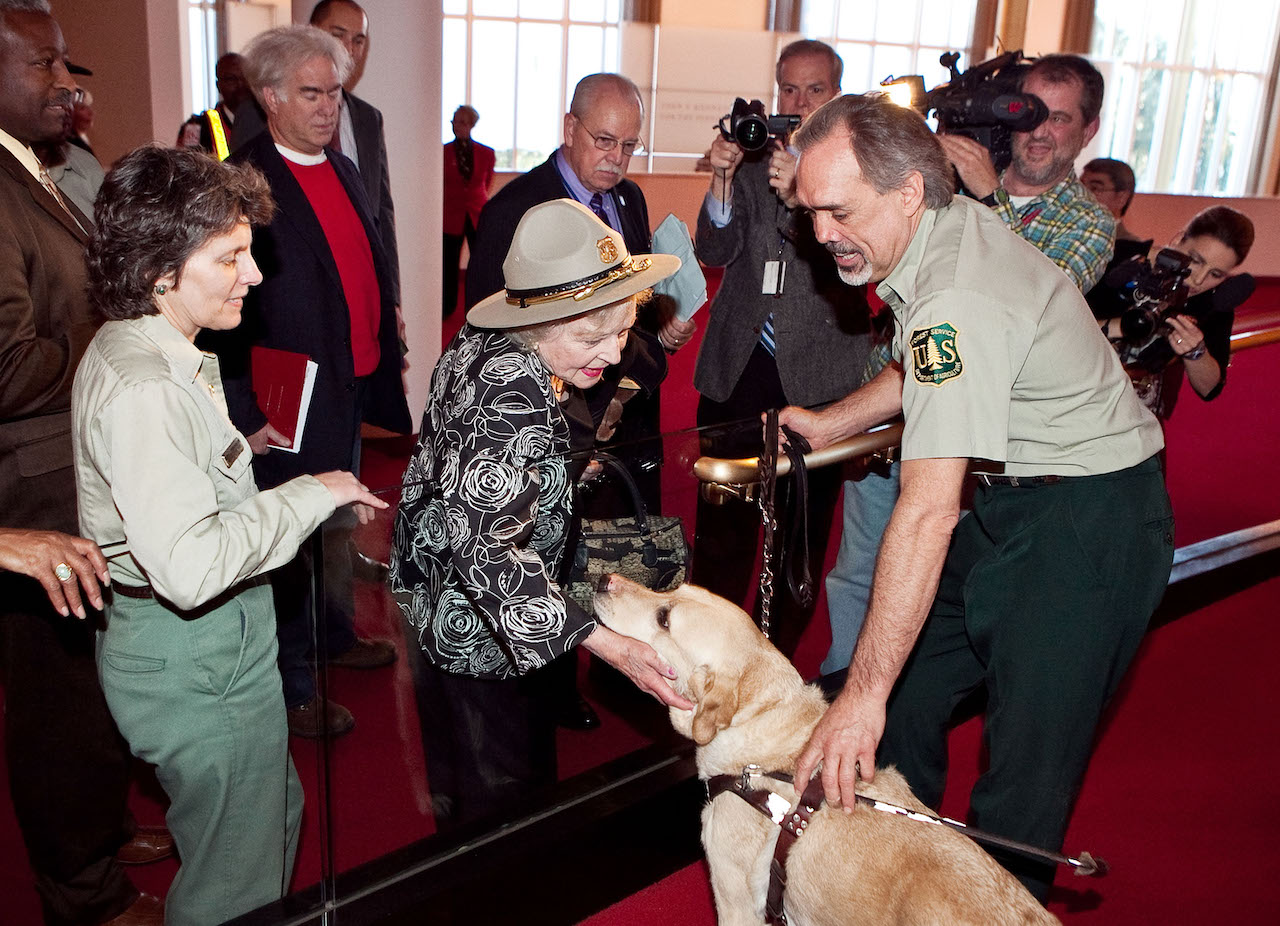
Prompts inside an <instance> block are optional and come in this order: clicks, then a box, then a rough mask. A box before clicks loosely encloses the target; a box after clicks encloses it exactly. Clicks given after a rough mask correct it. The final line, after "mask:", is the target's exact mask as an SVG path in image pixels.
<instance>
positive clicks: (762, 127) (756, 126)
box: [720, 97, 800, 151]
mask: <svg viewBox="0 0 1280 926" xmlns="http://www.w3.org/2000/svg"><path fill="white" fill-rule="evenodd" d="M799 124H800V117H799V116H779V115H773V116H770V115H768V114H767V113H766V112H765V108H764V104H763V103H761V102H760V101H759V100H752V101H751V102H750V103H748V102H747V101H746V100H744V99H743V98H742V97H738V98H737V99H736V100H734V101H733V110H732V111H731V112H730V113H729V114H728V115H727V116H722V117H721V118H720V134H721V135H723V136H724V137H725V138H726V139H728V140H729V141H732V142H737V143H738V145H740V146H741V147H742V150H743V151H759V150H760V149H761V148H763V147H764V146H765V145H767V144H769V139H771V138H783V137H785V136H787V135H789V134H790V133H791V131H792V130H793V129H794V128H795V127H796V126H798V125H799Z"/></svg>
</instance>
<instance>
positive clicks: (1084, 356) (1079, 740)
mask: <svg viewBox="0 0 1280 926" xmlns="http://www.w3.org/2000/svg"><path fill="white" fill-rule="evenodd" d="M796 144H797V146H798V147H799V149H800V150H801V152H802V154H801V157H800V166H799V173H798V180H797V193H798V197H799V200H800V202H801V203H802V204H803V205H804V206H805V207H807V208H808V209H810V210H812V213H813V223H814V228H815V231H816V234H817V237H818V240H820V241H822V242H823V243H824V244H825V246H826V247H827V249H828V250H829V251H831V253H832V254H833V255H834V257H835V262H836V265H837V266H838V267H839V268H840V273H841V276H842V278H843V279H844V280H845V281H846V282H847V283H849V284H850V285H858V284H863V283H867V282H872V283H878V284H879V286H878V287H877V289H876V292H877V294H879V295H880V296H881V298H883V299H884V300H885V302H886V303H887V304H888V305H889V307H890V309H891V311H892V312H893V315H894V318H895V321H896V322H897V324H896V325H895V333H894V338H893V357H894V359H895V361H896V362H895V363H892V364H890V365H889V366H887V367H886V368H885V369H884V370H883V372H881V374H880V375H879V376H877V377H876V378H875V379H874V380H873V381H872V382H870V383H868V384H867V385H866V386H863V387H862V388H860V389H858V390H857V391H856V392H854V393H852V394H850V395H849V396H847V397H846V398H845V399H843V400H841V401H839V402H836V403H835V404H833V405H831V406H829V407H827V408H826V409H824V410H822V411H821V412H812V411H807V410H804V409H796V408H788V409H786V410H784V411H783V413H782V415H781V421H782V423H783V424H789V425H790V426H791V427H793V428H794V429H795V430H796V431H798V432H799V433H800V434H803V435H804V436H805V437H807V438H808V439H809V440H810V442H812V443H813V445H814V446H815V447H823V446H826V445H828V444H830V443H832V442H834V441H836V440H839V439H841V438H844V437H846V436H848V435H851V434H856V433H858V432H860V431H863V430H865V429H866V428H867V427H869V426H871V425H874V424H877V423H879V422H881V421H884V420H886V419H887V418H889V417H891V416H893V415H896V414H898V413H902V415H903V417H904V419H905V430H904V433H903V440H902V493H901V496H900V498H899V499H898V501H897V504H896V505H895V507H894V510H893V515H892V518H891V519H890V522H889V528H888V530H887V531H886V532H885V536H884V543H883V545H882V547H881V551H880V558H879V560H878V562H877V564H876V573H875V587H874V588H873V589H872V596H871V610H870V612H869V613H868V615H867V620H866V625H865V626H864V627H863V630H862V635H861V637H860V638H859V640H858V648H857V650H856V651H855V652H854V655H853V662H852V663H851V665H850V666H849V674H848V679H847V681H846V683H845V685H844V688H843V690H842V691H841V692H840V694H839V696H838V697H837V698H836V700H835V702H834V703H833V704H832V706H831V708H830V709H829V710H828V711H827V713H826V714H825V715H824V716H823V719H822V721H821V722H820V723H819V724H818V727H817V729H816V730H815V731H814V733H813V736H812V738H811V739H810V742H809V744H808V745H807V746H806V747H805V749H804V750H803V752H802V753H801V755H800V758H799V760H798V761H797V767H796V779H797V781H803V780H806V779H807V776H808V775H810V774H811V773H812V772H813V771H814V770H815V769H816V768H817V766H818V763H819V762H821V763H822V772H821V774H822V781H823V784H824V786H825V789H826V796H827V799H828V800H829V801H832V802H835V801H839V802H841V803H842V804H843V805H844V806H846V807H847V808H849V809H852V807H853V796H854V786H855V782H856V780H857V779H858V778H859V777H862V778H864V779H867V780H870V779H872V778H873V777H875V769H876V763H877V760H879V761H880V763H881V764H885V763H888V762H894V763H896V764H897V766H898V768H899V770H900V771H902V773H903V774H904V775H905V776H906V778H907V780H908V781H909V782H910V784H911V786H912V788H913V789H914V790H915V792H916V794H917V796H918V797H919V798H920V799H921V800H922V801H923V802H924V803H925V804H926V805H929V806H931V807H935V808H936V807H937V806H938V802H939V800H940V798H941V797H942V792H943V787H944V784H945V779H946V768H947V737H946V732H947V727H948V723H949V721H950V718H951V714H952V711H953V710H954V709H955V707H956V705H957V704H958V703H959V702H960V701H961V700H962V699H963V698H964V697H965V696H967V695H968V694H970V693H972V692H974V691H977V690H979V689H985V690H986V692H987V695H988V702H987V705H988V709H987V713H986V716H985V734H984V735H985V741H986V745H987V748H988V752H989V755H990V762H989V766H988V768H987V770H986V771H985V772H984V773H983V774H982V776H981V777H980V778H979V780H978V782H977V784H976V785H975V787H974V789H973V793H972V795H971V807H972V810H973V817H974V823H975V825H976V826H978V827H980V828H982V829H984V830H988V831H991V832H994V833H997V834H999V835H1002V836H1006V837H1009V838H1012V839H1016V840H1021V841H1024V842H1028V843H1031V844H1032V845H1036V846H1040V847H1043V848H1045V849H1049V850H1056V849H1057V848H1058V847H1059V846H1060V845H1061V842H1062V838H1063V835H1064V833H1065V831H1066V825H1067V819H1068V816H1069V814H1070V810H1071V805H1072V802H1073V800H1074V798H1075V795H1076V792H1077V790H1078V788H1079V785H1080V781H1081V779H1082V777H1083V775H1084V771H1085V767H1086V766H1087V764H1088V759H1089V755H1090V753H1091V751H1092V746H1093V737H1094V731H1095V729H1096V727H1097V723H1098V721H1099V719H1100V717H1101V715H1102V710H1103V708H1104V706H1105V705H1106V703H1107V700H1108V698H1109V697H1110V696H1111V695H1112V694H1113V693H1114V691H1115V690H1116V687H1117V686H1118V685H1119V683H1120V681H1121V679H1122V677H1123V675H1124V672H1125V670H1126V668H1127V667H1128V664H1129V662H1130V660H1131V659H1132V658H1133V655H1134V654H1135V653H1136V651H1137V649H1138V645H1139V643H1140V642H1141V641H1142V638H1143V634H1144V632H1145V629H1146V625H1147V622H1148V620H1149V619H1150V616H1151V613H1152V611H1153V609H1154V608H1155V606H1156V604H1157V603H1158V602H1159V600H1160V597H1161V595H1162V594H1163V592H1164V589H1165V586H1166V584H1167V582H1168V578H1169V569H1170V566H1171V564H1172V561H1173V537H1172V530H1173V517H1172V511H1171V509H1170V505H1169V497H1168V494H1167V493H1166V492H1165V488H1164V482H1163V479H1162V476H1161V472H1160V465H1159V461H1158V460H1157V458H1156V455H1157V453H1158V452H1159V450H1160V449H1161V447H1163V444H1164V441H1163V437H1162V435H1161V432H1160V426H1159V424H1158V423H1157V422H1156V420H1155V418H1153V417H1152V416H1151V414H1150V413H1149V412H1147V411H1146V410H1145V409H1144V408H1142V406H1141V405H1140V404H1139V402H1138V401H1137V398H1136V397H1135V395H1134V392H1133V389H1132V388H1131V387H1130V385H1129V381H1128V377H1127V376H1126V375H1125V373H1124V370H1123V369H1122V368H1121V366H1120V362H1119V360H1118V359H1117V357H1116V356H1115V353H1114V352H1113V351H1111V350H1110V349H1109V348H1108V346H1107V344H1106V341H1105V339H1104V338H1101V337H1099V336H1098V333H1097V331H1096V330H1095V329H1096V327H1097V325H1096V323H1095V321H1094V319H1093V318H1092V316H1091V313H1090V312H1089V308H1088V306H1087V305H1086V304H1085V301H1084V297H1083V296H1081V294H1080V293H1079V291H1078V290H1077V289H1076V288H1075V287H1074V286H1073V285H1071V283H1070V281H1069V280H1068V279H1066V278H1065V277H1064V276H1063V275H1062V273H1061V272H1060V271H1059V270H1058V269H1057V268H1055V267H1054V266H1053V265H1052V264H1051V263H1050V262H1049V261H1047V260H1046V259H1045V257H1044V255H1042V254H1039V253H1037V252H1036V251H1035V249H1034V248H1030V247H1028V246H1027V245H1026V243H1025V242H1022V241H1018V240H1016V239H1015V238H1014V237H1012V236H1009V235H1005V234H1002V233H1001V232H1000V228H1001V226H1000V223H999V221H998V220H997V219H996V218H995V217H994V216H993V215H992V214H991V212H990V211H989V210H987V209H984V208H982V207H981V206H979V205H978V204H977V203H975V202H974V201H973V200H971V199H968V198H965V197H961V196H954V195H953V193H952V187H951V176H950V173H951V171H950V169H949V167H948V165H947V160H946V157H945V155H944V154H943V150H942V148H941V145H940V144H939V142H938V140H937V138H936V136H934V135H933V133H932V132H930V131H929V130H928V127H927V126H926V125H925V124H924V123H923V122H922V121H921V119H920V118H919V116H918V115H917V114H915V113H913V112H911V111H909V110H906V109H903V108H902V107H899V106H896V105H895V104H893V103H891V102H889V101H888V99H887V98H885V97H884V96H882V95H879V94H867V95H865V96H846V97H841V98H840V99H838V100H834V101H832V102H831V103H830V104H828V105H827V106H825V107H823V108H822V109H820V110H819V111H818V112H817V113H815V114H814V115H813V117H812V118H811V120H810V121H809V122H807V123H806V124H805V125H804V126H803V127H802V128H801V130H800V132H799V134H798V135H797V138H796ZM971 468H972V469H973V470H975V471H976V472H977V473H978V481H979V485H978V486H977V487H976V492H975V495H974V502H973V509H972V511H971V512H970V513H969V514H968V515H966V516H965V517H964V518H963V519H961V518H960V504H961V495H962V491H963V489H964V484H965V482H966V480H967V474H968V472H969V471H970V469H971ZM1006 864H1008V865H1009V867H1010V868H1011V869H1012V870H1014V873H1015V874H1017V875H1018V876H1019V877H1020V878H1021V879H1022V880H1023V882H1024V883H1025V884H1027V886H1028V887H1029V888H1030V889H1031V890H1032V892H1033V893H1034V894H1036V895H1037V896H1038V897H1039V898H1041V899H1042V900H1043V899H1044V897H1045V896H1046V894H1047V893H1048V888H1049V885H1050V884H1051V883H1052V880H1053V870H1052V868H1051V867H1046V866H1045V865H1044V864H1043V863H1040V862H1030V863H1022V864H1018V863H1016V862H1006Z"/></svg>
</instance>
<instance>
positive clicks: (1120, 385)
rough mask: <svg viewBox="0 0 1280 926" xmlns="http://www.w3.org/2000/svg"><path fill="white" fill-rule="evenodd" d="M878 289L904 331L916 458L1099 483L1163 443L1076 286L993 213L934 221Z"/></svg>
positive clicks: (905, 395)
mask: <svg viewBox="0 0 1280 926" xmlns="http://www.w3.org/2000/svg"><path fill="white" fill-rule="evenodd" d="M876 292H877V293H878V294H879V296H880V297H881V298H882V299H884V300H885V302H886V303H887V304H888V305H889V307H890V308H891V309H892V310H893V314H894V317H895V322H896V328H895V332H894V341H893V354H894V359H896V360H898V361H899V362H900V363H901V364H902V371H903V387H902V411H903V416H904V417H905V419H906V424H905V427H904V432H903V437H902V458H903V459H904V460H918V459H931V458H942V457H969V458H971V459H975V460H979V461H993V462H992V463H979V464H978V465H977V466H975V467H974V468H975V470H976V471H978V472H993V473H999V472H1004V473H1007V474H1009V475H1017V476H1021V475H1048V474H1058V475H1063V476H1089V475H1097V474H1101V473H1110V472H1115V471H1117V470H1121V469H1125V468H1127V467H1130V466H1134V465H1136V464H1138V463H1141V462H1142V461H1143V460H1145V459H1147V458H1148V457H1150V456H1151V455H1153V454H1154V453H1156V452H1157V451H1159V450H1160V449H1161V448H1162V447H1163V446H1164V436H1163V434H1162V433H1161V430H1160V425H1159V423H1158V422H1157V421H1156V419H1155V417H1154V416H1153V415H1152V414H1151V413H1150V412H1149V411H1147V410H1146V409H1145V408H1143V406H1142V403H1141V402H1139V401H1138V398H1137V396H1136V395H1135V394H1134V391H1133V386H1131V385H1130V383H1129V377H1128V376H1127V375H1125V372H1124V369H1123V368H1122V367H1121V366H1120V361H1119V359H1118V358H1117V357H1116V352H1115V351H1114V350H1112V349H1111V346H1110V345H1109V344H1108V343H1107V340H1106V338H1105V337H1104V336H1103V335H1102V332H1101V331H1100V330H1099V329H1098V323H1097V322H1096V321H1095V320H1094V318H1093V315H1092V313H1090V311H1089V307H1088V306H1087V305H1086V303H1085V301H1084V297H1083V296H1081V295H1080V291H1079V290H1077V289H1076V287H1075V286H1074V285H1073V284H1072V282H1071V279H1070V278H1069V277H1067V276H1066V275H1064V274H1063V273H1062V271H1061V269H1059V268H1058V267H1057V266H1056V265H1055V264H1054V263H1053V262H1052V261H1050V260H1049V259H1048V258H1047V257H1045V256H1044V255H1043V254H1041V253H1040V252H1039V251H1038V250H1036V249H1035V247H1033V246H1032V245H1030V244H1028V243H1027V242H1026V241H1023V240H1022V239H1021V238H1019V237H1018V236H1016V235H1015V234H1013V233H1012V232H1011V231H1009V229H1008V228H1006V227H1005V225H1004V223H1003V222H1001V221H1000V219H999V218H997V217H996V216H995V215H994V214H993V213H992V212H991V210H989V209H987V208H986V207H985V206H983V205H982V204H980V203H976V202H973V201H972V200H970V199H968V198H966V197H961V196H957V197H955V199H954V200H953V202H952V204H951V205H950V206H947V207H946V208H943V209H929V210H927V211H926V212H925V214H924V218H923V219H922V221H921V223H920V227H919V228H917V229H916V233H915V236H914V237H913V238H912V239H911V243H910V244H909V245H908V246H907V250H906V252H905V253H904V254H903V256H902V259H901V260H900V261H899V263H898V265H897V266H896V267H895V268H894V269H893V272H892V273H890V274H889V276H888V277H886V278H885V280H884V281H883V282H882V283H881V284H880V285H879V287H877V289H876ZM993 464H994V465H993ZM1000 464H1004V465H1003V466H1001V465H1000Z"/></svg>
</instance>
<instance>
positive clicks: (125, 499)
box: [71, 315, 334, 610]
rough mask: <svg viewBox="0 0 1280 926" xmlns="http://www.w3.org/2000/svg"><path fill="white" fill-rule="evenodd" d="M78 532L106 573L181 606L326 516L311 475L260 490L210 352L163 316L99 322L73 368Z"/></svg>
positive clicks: (288, 550)
mask: <svg viewBox="0 0 1280 926" xmlns="http://www.w3.org/2000/svg"><path fill="white" fill-rule="evenodd" d="M71 412H72V441H73V449H74V451H75V462H76V485H77V488H78V489H79V499H80V529H81V532H82V533H83V534H84V535H85V536H86V537H89V538H91V539H92V540H95V541H96V542H97V543H98V544H99V545H100V546H102V547H103V548H104V552H105V553H106V554H107V556H108V558H109V559H110V561H111V576H112V580H113V581H123V582H124V583H125V584H127V585H142V584H146V583H149V584H150V585H151V586H152V587H153V588H154V589H155V590H156V592H157V593H158V594H159V595H160V596H162V597H163V598H166V599H168V600H169V601H170V602H172V603H173V604H174V605H175V606H176V607H177V608H179V609H180V610H189V609H191V608H194V607H197V606H198V605H200V604H203V603H204V602H206V601H208V600H210V599H211V598H214V597H216V596H217V595H219V594H221V593H222V592H224V591H225V590H227V589H228V588H230V587H231V586H233V585H235V584H236V583H238V582H241V581H243V580H244V579H247V578H250V577H251V576H256V575H259V574H261V573H264V572H266V571H267V570H270V569H274V568H275V567H277V566H281V565H283V564H284V563H286V562H288V561H289V560H291V559H292V558H293V557H294V554H295V553H297V550H298V546H299V544H301V543H302V541H303V540H305V539H306V537H307V535H309V534H310V533H311V532H312V531H313V530H315V528H316V527H317V526H318V525H319V524H320V523H321V522H322V521H324V520H325V519H326V518H328V517H329V516H330V515H331V514H332V513H333V508H334V505H333V496H332V495H331V494H330V492H329V490H328V489H326V488H325V487H324V485H322V484H321V483H320V481H319V480H317V479H316V478H315V477H314V476H299V477H298V478H296V479H293V480H290V481H289V482H286V483H285V484H284V485H281V486H279V487H278V488H275V489H272V490H270V491H267V492H259V491H258V489H257V486H256V485H255V484H254V481H253V470H252V468H251V467H250V460H251V458H252V457H253V452H252V451H251V450H250V449H249V444H248V442H247V441H246V440H245V439H244V437H243V436H242V435H241V434H240V432H239V431H237V430H236V429H235V427H234V426H233V425H232V424H231V421H230V419H229V418H228V417H227V403H226V399H225V398H224V397H223V393H222V378H221V376H220V375H219V372H218V361H217V358H216V357H214V356H213V355H212V354H206V353H203V352H201V351H200V350H199V349H197V348H196V347H195V345H193V344H192V343H191V342H190V341H188V340H187V339H186V338H185V337H183V336H182V334H181V332H179V331H178V330H177V329H176V328H174V327H173V326H172V325H171V324H170V323H169V322H168V320H166V319H165V318H164V317H163V316H160V315H145V316H143V317H142V318H136V319H130V320H128V321H109V322H107V323H106V324H105V325H103V326H102V328H101V330H99V331H98V333H97V335H96V336H95V337H94V339H93V341H92V343H90V345H89V349H88V350H87V351H86V352H85V355H84V359H83V360H81V362H80V368H79V370H77V372H76V378H75V386H74V388H73V391H72V399H71Z"/></svg>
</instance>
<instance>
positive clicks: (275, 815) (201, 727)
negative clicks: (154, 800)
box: [98, 580, 302, 926]
mask: <svg viewBox="0 0 1280 926" xmlns="http://www.w3.org/2000/svg"><path fill="white" fill-rule="evenodd" d="M98 672H99V674H100V676H101V678H102V688H103V691H104V692H105V694H106V697H107V705H108V706H109V707H110V709H111V714H112V716H113V717H114V718H115V720H116V724H117V725H118V726H119V728H120V732H121V733H122V734H123V735H124V738H125V739H126V740H127V741H128V743H129V748H130V749H131V750H132V751H133V753H134V755H136V756H138V757H139V758H141V759H143V760H145V761H147V762H151V763H153V764H154V765H155V766H156V777H157V778H158V780H159V781H160V784H161V786H162V787H163V788H164V790H165V793H166V794H168V796H169V800H170V805H169V810H168V813H167V814H166V815H165V821H166V822H167V824H168V826H169V830H170V831H171V832H172V833H173V838H174V843H175V845H176V848H177V851H178V856H179V857H180V858H181V860H182V867H181V868H180V869H179V870H178V874H177V876H176V877H175V878H174V880H173V885H172V886H171V887H170V889H169V895H168V899H167V900H166V904H165V923H166V924H167V926H187V924H190V926H210V924H213V923H221V922H223V921H224V920H227V919H231V918H232V917H235V916H238V915H239V914H241V913H245V912H247V911H249V910H252V909H254V908H256V907H259V906H261V905H263V904H265V903H269V902H271V901H274V900H278V899H279V898H280V897H281V896H282V895H283V893H284V892H285V890H286V889H287V887H288V883H289V876H290V875H291V874H292V872H293V860H294V854H295V852H296V851H297V847H298V829H299V826H300V824H301V821H302V785H301V784H300V783H299V781H298V776H297V773H296V771H295V770H294V767H293V761H292V760H291V759H290V757H289V743H288V736H289V734H288V728H287V725H286V721H285V710H284V697H283V695H282V693H281V687H280V672H279V670H278V669H277V667H276V619H275V609H274V606H273V604H272V597H271V586H270V584H269V583H268V582H266V581H265V580H262V581H259V582H257V583H254V584H251V585H248V586H242V587H241V590H240V591H239V592H238V593H237V594H235V595H233V596H229V597H223V598H219V599H216V600H215V601H214V602H212V603H211V604H209V605H207V606H205V607H204V608H201V609H200V610H199V611H196V612H183V613H181V614H180V613H178V612H175V611H173V610H171V609H170V608H169V607H167V606H166V605H165V604H164V603H163V602H161V601H157V600H138V599H133V598H126V597H124V596H123V595H119V594H116V595H113V596H112V601H111V603H110V604H109V605H108V607H107V629H106V630H105V631H104V632H102V633H101V634H100V635H99V639H98Z"/></svg>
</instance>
